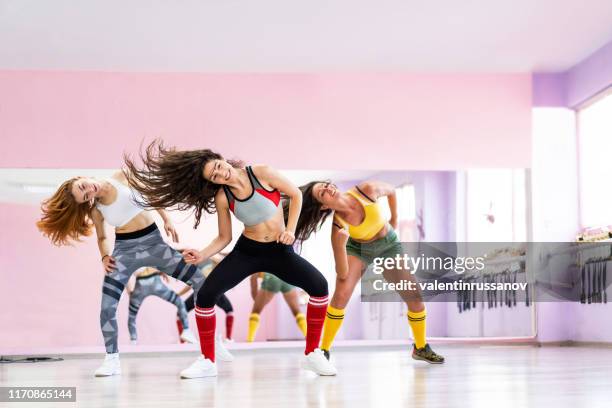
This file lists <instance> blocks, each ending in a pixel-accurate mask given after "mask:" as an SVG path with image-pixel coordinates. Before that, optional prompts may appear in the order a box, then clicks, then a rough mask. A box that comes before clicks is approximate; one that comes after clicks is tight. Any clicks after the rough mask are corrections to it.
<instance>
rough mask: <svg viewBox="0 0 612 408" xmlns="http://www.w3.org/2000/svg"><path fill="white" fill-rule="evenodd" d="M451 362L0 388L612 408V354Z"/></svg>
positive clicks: (270, 404)
mask: <svg viewBox="0 0 612 408" xmlns="http://www.w3.org/2000/svg"><path fill="white" fill-rule="evenodd" d="M436 350H437V351H439V352H440V353H442V354H444V355H445V356H446V358H447V363H446V364H444V365H442V366H431V365H427V364H426V363H422V362H417V361H413V360H412V359H411V358H410V354H409V353H408V352H407V351H406V350H401V349H398V348H397V347H383V348H378V349H374V350H373V349H371V348H367V349H366V348H363V349H360V348H354V347H353V348H347V349H342V348H340V349H339V350H337V351H336V352H335V354H334V358H335V362H336V365H337V367H338V370H339V375H338V376H337V377H317V376H315V375H314V374H312V373H309V372H305V371H302V370H300V369H299V366H298V360H299V357H300V354H299V353H298V352H296V351H295V350H286V349H285V350H282V349H281V350H273V349H264V350H238V351H237V352H236V353H235V354H236V360H235V361H234V362H232V363H222V362H221V363H219V376H218V377H217V378H212V379H210V378H209V379H197V380H180V379H179V378H178V373H179V371H180V370H181V369H183V368H185V367H187V366H188V365H189V364H190V363H191V362H192V361H193V359H194V357H195V354H191V353H158V354H143V355H124V356H122V360H121V362H122V369H123V374H122V375H121V376H118V377H109V378H94V377H93V376H92V373H93V371H94V369H95V368H96V367H97V366H98V365H99V363H100V358H99V357H97V358H91V357H89V358H87V357H68V358H67V359H66V360H65V361H62V362H57V363H37V364H2V365H0V383H1V384H0V385H2V386H76V387H77V403H76V404H74V403H62V404H59V405H58V404H57V403H52V404H46V405H44V404H29V403H11V404H8V403H5V404H2V403H0V406H7V407H8V406H10V407H27V406H36V407H40V406H55V407H57V406H59V407H68V406H84V407H150V408H154V407H199V408H202V407H223V408H232V407H240V408H249V407H253V408H255V407H257V408H275V407H278V408H281V407H282V408H287V407H291V408H298V407H326V408H328V407H345V408H356V407H384V408H393V407H414V408H418V407H431V408H434V407H445V408H446V407H469V408H479V407H482V408H485V407H486V408H489V407H496V408H502V407H512V408H522V407H554V408H562V407H571V408H580V407H588V408H599V407H601V408H604V407H605V408H609V407H612V349H610V348H587V347H542V348H539V347H533V346H476V345H469V346H455V345H439V346H436Z"/></svg>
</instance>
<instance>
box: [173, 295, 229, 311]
mask: <svg viewBox="0 0 612 408" xmlns="http://www.w3.org/2000/svg"><path fill="white" fill-rule="evenodd" d="M216 305H217V306H219V307H220V308H221V309H223V311H224V312H225V313H231V312H233V311H234V308H233V307H232V302H230V300H229V299H228V298H227V296H225V294H223V295H221V296H219V299H218V300H217V303H216ZM185 308H186V309H187V313H189V312H191V311H192V310H193V309H195V302H194V294H193V293H192V294H191V296H189V297H188V298H187V300H186V301H185Z"/></svg>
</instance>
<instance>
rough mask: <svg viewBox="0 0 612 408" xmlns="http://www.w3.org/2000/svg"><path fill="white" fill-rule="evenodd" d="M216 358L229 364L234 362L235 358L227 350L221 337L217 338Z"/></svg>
mask: <svg viewBox="0 0 612 408" xmlns="http://www.w3.org/2000/svg"><path fill="white" fill-rule="evenodd" d="M215 358H217V359H219V360H221V361H227V362H230V361H234V356H233V355H232V353H230V352H229V351H228V350H227V349H226V348H225V344H223V340H221V337H220V336H215Z"/></svg>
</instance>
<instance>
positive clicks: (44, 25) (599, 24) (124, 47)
mask: <svg viewBox="0 0 612 408" xmlns="http://www.w3.org/2000/svg"><path fill="white" fill-rule="evenodd" d="M610 40H612V1H611V0H587V1H578V0H514V1H508V0H459V1H458V0H433V1H424V0H420V1H416V0H378V1H371V0H335V1H334V0H308V1H295V0H258V1H254V0H122V1H118V0H89V1H86V0H0V69H52V70H55V69H58V70H59V69H62V70H64V69H67V70H106V71H163V72H313V71H412V72H415V71H421V72H423V71H426V72H530V71H559V70H565V69H567V68H569V67H571V66H572V65H574V64H575V63H577V62H579V61H580V60H582V59H584V58H585V57H586V56H588V55H589V54H591V53H592V52H594V51H595V50H597V49H598V48H599V47H601V46H602V45H604V44H605V43H606V42H608V41H610Z"/></svg>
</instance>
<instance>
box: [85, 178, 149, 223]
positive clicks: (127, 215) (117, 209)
mask: <svg viewBox="0 0 612 408" xmlns="http://www.w3.org/2000/svg"><path fill="white" fill-rule="evenodd" d="M107 181H108V182H109V183H111V184H112V185H113V187H115V189H117V198H116V199H115V201H113V202H112V203H111V204H109V205H104V204H101V203H99V202H98V203H96V208H97V209H98V210H100V212H101V213H102V215H103V216H104V219H105V220H106V222H108V223H109V224H110V225H112V226H113V227H120V226H122V225H125V224H127V223H128V222H129V221H130V220H131V219H132V218H134V217H135V216H137V215H138V214H140V213H141V212H142V211H143V210H144V209H143V208H142V207H141V206H140V204H138V203H137V202H136V201H134V198H136V199H137V200H142V196H141V195H140V193H138V192H137V191H136V190H132V189H131V188H129V187H128V186H126V185H125V184H122V183H120V182H118V181H117V180H114V179H108V180H107Z"/></svg>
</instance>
